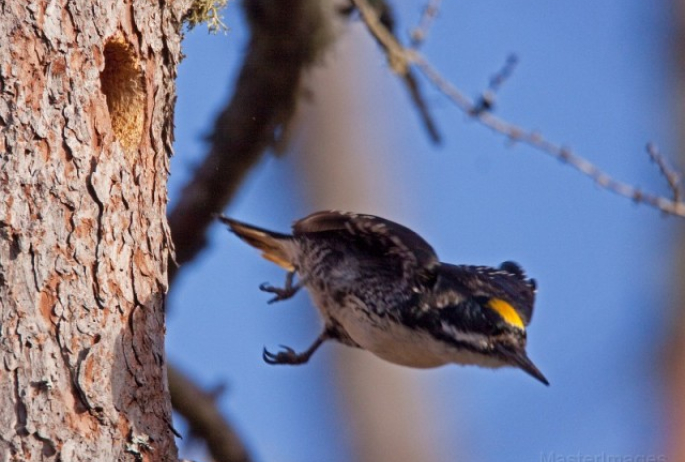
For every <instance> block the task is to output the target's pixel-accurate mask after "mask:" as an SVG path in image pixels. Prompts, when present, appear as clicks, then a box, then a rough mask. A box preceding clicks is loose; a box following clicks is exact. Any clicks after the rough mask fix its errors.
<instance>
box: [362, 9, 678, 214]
mask: <svg viewBox="0 0 685 462" xmlns="http://www.w3.org/2000/svg"><path fill="white" fill-rule="evenodd" d="M352 1H353V2H354V4H355V5H356V6H357V8H358V9H359V11H360V12H361V14H362V18H363V20H364V22H365V23H366V25H367V27H368V28H369V31H370V32H371V33H372V34H373V35H374V36H375V37H376V39H377V40H379V41H381V42H382V43H383V47H384V49H386V50H388V53H389V54H390V55H391V56H392V59H393V60H394V62H396V63H398V64H397V66H398V67H399V68H402V67H404V68H409V67H411V66H416V67H417V68H418V69H419V70H420V71H421V72H422V73H423V75H424V76H425V77H426V78H427V79H428V80H429V81H430V82H431V83H432V84H433V85H434V86H435V87H436V88H437V89H438V90H439V91H440V92H441V93H443V94H444V95H445V96H446V97H447V98H449V99H450V100H451V101H452V102H453V103H454V104H455V105H456V106H457V107H458V108H459V109H460V110H462V111H463V112H464V113H465V114H467V115H470V116H471V117H472V118H473V119H475V120H477V121H478V122H479V123H481V124H482V125H484V126H486V127H487V128H489V129H491V130H493V131H494V132H496V133H499V134H501V135H504V136H506V137H507V138H508V139H509V140H511V141H514V142H520V143H523V144H526V145H528V146H530V147H532V148H534V149H536V150H538V151H540V152H543V153H545V154H548V155H550V156H552V157H554V158H556V159H558V160H560V161H562V162H563V163H565V164H568V165H569V166H571V167H573V168H575V169H576V170H578V171H579V172H581V173H582V174H583V175H585V176H587V177H589V178H591V179H592V180H593V181H594V182H595V184H597V185H598V186H599V187H601V188H603V189H606V190H608V191H611V192H614V193H616V194H618V195H620V196H623V197H627V198H629V199H631V200H633V201H634V202H636V203H641V204H647V205H649V206H651V207H654V208H656V209H658V210H661V211H662V212H664V213H666V214H669V215H674V216H679V217H685V202H683V201H681V200H673V199H669V198H666V197H664V196H660V195H657V194H653V193H648V192H644V191H642V190H641V189H640V188H638V187H636V186H633V185H631V184H628V183H625V182H622V181H619V180H616V179H614V178H613V177H611V176H610V175H608V174H607V173H605V172H604V171H603V170H601V169H600V168H599V167H597V166H595V165H594V164H593V163H592V162H590V161H588V160H587V159H585V158H583V157H581V156H579V155H578V154H576V153H575V152H573V151H572V150H571V149H569V148H566V147H564V146H561V145H559V144H555V143H553V142H551V141H548V140H547V139H546V138H545V137H543V136H542V135H541V134H540V133H538V132H535V131H532V130H527V129H525V128H523V127H520V126H518V125H515V124H513V123H510V122H508V121H506V120H504V119H501V118H499V117H495V116H494V115H493V114H492V113H489V112H482V113H480V114H477V115H471V114H472V112H473V111H474V109H475V107H476V104H475V103H474V102H473V101H472V100H471V98H469V97H468V96H466V95H465V94H464V93H463V92H462V91H460V90H459V89H458V88H457V87H455V86H454V85H453V84H452V83H451V82H449V81H448V80H447V79H445V78H444V77H443V76H442V74H440V72H438V71H437V70H436V69H435V67H433V65H432V64H430V62H429V61H428V60H427V59H426V58H425V57H423V56H422V55H421V54H420V53H419V52H418V51H417V50H415V49H408V48H405V47H403V46H402V45H401V44H400V43H399V42H398V41H397V40H395V38H394V37H392V35H390V34H388V33H387V31H386V30H383V25H382V24H380V23H379V22H378V20H377V18H376V17H374V16H375V12H374V10H373V8H371V7H370V6H369V4H368V2H367V0H352ZM679 199H680V197H679Z"/></svg>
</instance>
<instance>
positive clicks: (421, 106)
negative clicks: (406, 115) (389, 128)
mask: <svg viewBox="0 0 685 462" xmlns="http://www.w3.org/2000/svg"><path fill="white" fill-rule="evenodd" d="M371 8H373V9H374V12H375V17H376V19H377V20H378V22H379V24H380V26H381V27H382V28H383V29H384V30H385V31H387V33H388V35H390V37H392V39H393V40H394V41H395V42H396V43H399V39H398V38H397V34H396V32H395V15H394V13H393V10H392V8H391V6H390V4H389V3H388V2H387V1H385V0H375V1H374V2H373V6H372V7H371ZM376 40H377V42H378V44H379V45H380V46H381V47H382V48H384V49H385V42H383V41H382V40H380V39H378V37H376ZM385 51H386V53H387V52H388V50H387V49H385ZM388 60H389V62H390V66H391V67H392V68H393V70H394V71H395V72H396V73H397V74H398V75H399V76H400V78H401V79H402V83H403V84H404V86H405V88H406V89H407V92H408V93H409V97H410V98H411V101H412V104H413V105H414V106H415V107H416V110H417V111H418V113H419V117H420V118H421V122H422V123H423V127H424V128H425V129H426V132H428V136H429V138H430V139H431V141H432V142H433V143H436V144H437V143H440V142H441V136H440V132H439V131H438V127H437V125H436V124H435V121H433V116H432V115H431V113H430V111H429V110H428V105H427V104H426V101H425V98H424V96H423V94H422V93H421V87H420V86H419V82H418V80H417V79H416V75H414V72H413V71H412V70H411V69H410V68H409V67H408V66H402V65H401V62H397V61H394V60H393V59H392V56H391V55H390V54H389V53H388ZM398 64H400V65H398Z"/></svg>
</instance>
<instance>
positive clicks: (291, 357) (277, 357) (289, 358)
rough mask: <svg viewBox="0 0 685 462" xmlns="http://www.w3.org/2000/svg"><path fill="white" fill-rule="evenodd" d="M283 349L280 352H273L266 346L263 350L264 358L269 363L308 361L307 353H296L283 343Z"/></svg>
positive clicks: (300, 362)
mask: <svg viewBox="0 0 685 462" xmlns="http://www.w3.org/2000/svg"><path fill="white" fill-rule="evenodd" d="M281 348H282V350H281V351H279V352H278V353H271V352H270V351H269V350H267V349H266V348H264V351H263V352H262V358H263V359H264V362H265V363H267V364H272V365H273V364H302V363H304V362H306V361H307V359H308V358H307V357H306V355H300V354H297V353H295V350H293V349H292V348H290V347H287V346H284V345H281Z"/></svg>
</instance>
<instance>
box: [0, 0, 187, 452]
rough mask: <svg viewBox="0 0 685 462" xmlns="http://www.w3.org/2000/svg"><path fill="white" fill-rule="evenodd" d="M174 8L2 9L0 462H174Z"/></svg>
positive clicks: (39, 5) (4, 4) (85, 1)
mask: <svg viewBox="0 0 685 462" xmlns="http://www.w3.org/2000/svg"><path fill="white" fill-rule="evenodd" d="M178 3H179V5H174V4H173V2H136V3H135V4H131V3H129V2H115V1H107V0H96V1H92V0H70V1H66V0H50V1H48V0H35V1H26V0H3V1H1V2H0V323H1V324H0V355H1V356H2V358H1V362H0V460H3V461H6V460H22V461H23V460H26V461H33V460H62V461H80V460H83V461H93V460H103V461H104V460H107V461H114V460H175V459H176V448H175V445H174V441H173V433H172V431H173V430H172V428H171V405H170V401H169V398H168V391H167V383H166V373H165V362H166V359H165V354H164V329H165V327H164V294H165V291H166V280H167V274H166V268H167V258H168V253H169V248H170V246H171V244H170V240H169V233H168V229H167V225H166V220H165V212H166V202H167V197H166V181H167V173H168V157H169V154H170V152H171V141H172V116H173V103H174V77H175V74H176V65H177V63H178V59H179V55H180V49H179V46H180V24H181V21H180V18H181V14H182V11H181V6H180V2H178Z"/></svg>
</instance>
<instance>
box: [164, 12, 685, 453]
mask: <svg viewBox="0 0 685 462" xmlns="http://www.w3.org/2000/svg"><path fill="white" fill-rule="evenodd" d="M398 3H399V2H398ZM401 3H402V4H401V6H400V8H399V9H398V10H397V16H398V19H399V29H398V30H399V31H400V32H401V33H405V35H404V36H405V37H406V31H408V29H409V28H410V27H412V26H413V25H414V24H415V22H416V21H417V20H418V18H419V15H420V12H421V8H422V5H423V4H422V3H421V2H413V1H412V2H401ZM667 7H668V4H667V3H665V2H642V1H637V0H632V1H628V0H624V1H618V0H595V1H589V0H576V1H573V2H570V1H569V2H546V1H542V0H521V1H516V2H506V3H502V2H496V1H494V0H483V1H479V2H465V1H459V2H444V4H443V7H442V10H441V14H440V17H439V18H438V19H437V22H436V24H435V25H434V27H433V28H432V29H431V31H430V35H429V37H428V40H427V42H426V44H425V45H424V46H423V48H422V51H423V53H424V54H425V55H426V56H427V57H428V58H429V59H430V60H431V61H432V62H433V63H434V64H435V65H436V66H437V67H438V69H440V71H441V72H442V73H443V75H444V76H445V77H447V78H448V79H449V80H450V81H452V82H453V83H454V84H456V85H457V86H458V87H459V88H461V89H462V90H464V91H465V92H466V93H467V94H471V95H474V96H475V95H477V94H478V93H479V92H480V91H482V89H483V88H485V86H486V85H487V82H488V80H489V78H490V76H491V75H492V74H493V72H495V71H496V70H497V69H499V68H500V67H501V65H502V63H503V62H504V60H505V59H506V57H507V55H508V54H509V53H512V52H513V53H516V54H517V55H518V57H519V60H520V62H519V66H518V67H517V69H516V72H515V74H514V76H513V78H512V79H511V80H510V81H508V82H507V83H506V84H505V86H504V88H503V89H502V90H501V92H500V95H499V98H498V105H497V107H496V113H497V114H498V115H500V116H502V117H504V118H506V119H508V120H511V121H513V122H515V123H517V124H520V125H522V126H524V127H528V128H531V129H536V130H539V131H540V132H542V133H543V134H544V135H545V136H547V137H548V138H550V139H551V140H553V141H556V142H560V143H564V144H568V145H569V146H572V147H573V148H574V149H575V150H576V151H577V152H578V153H580V154H582V155H584V156H586V157H587V158H588V159H589V160H591V161H592V162H594V163H596V164H597V165H599V166H600V167H602V168H604V169H605V170H606V171H607V172H608V173H610V174H612V175H614V176H616V177H617V178H619V179H622V180H625V181H627V182H630V183H637V184H640V185H641V186H644V187H646V188H648V189H654V190H656V191H660V192H663V193H667V191H666V189H665V187H664V184H663V181H662V179H661V178H660V177H659V174H658V171H657V170H656V168H655V166H654V165H652V164H650V162H649V160H648V158H647V156H646V154H645V153H644V145H645V144H646V142H647V141H655V142H657V143H658V144H659V145H660V147H661V148H662V151H663V152H665V153H667V154H668V155H670V156H671V157H675V156H674V153H675V147H674V133H673V130H672V128H671V127H672V125H673V122H672V116H673V112H674V106H673V105H672V103H671V102H670V101H671V100H670V99H669V98H668V96H667V95H669V94H670V93H671V92H670V91H669V89H668V87H667V85H668V83H669V74H668V72H669V65H668V62H667V60H668V57H669V55H668V52H667V49H666V46H667V44H668V39H669V36H668V33H669V30H668V28H669V27H670V26H669V21H668V14H669V11H668V10H667ZM225 22H226V23H227V24H228V25H229V26H230V27H231V31H230V32H229V33H228V34H227V35H217V36H210V35H207V34H206V32H205V30H203V29H202V28H201V27H200V28H197V29H196V30H194V31H193V32H192V33H190V34H188V36H187V37H186V39H185V42H184V53H185V54H186V56H187V57H186V59H185V60H184V61H183V63H182V64H181V68H180V74H179V80H178V95H179V98H178V105H177V111H176V144H175V150H176V155H175V157H174V159H173V161H172V176H171V179H170V183H169V187H170V198H171V202H172V204H173V202H174V200H175V198H176V197H177V195H178V193H179V191H180V188H181V187H182V185H183V184H184V182H185V181H186V180H187V178H188V175H189V174H190V172H191V171H192V168H193V166H194V165H196V164H197V163H198V162H200V160H201V158H202V155H203V154H204V152H205V149H206V148H205V143H204V141H203V135H205V134H206V133H207V130H208V127H211V124H212V123H213V117H214V116H215V114H216V111H217V110H219V108H221V107H222V106H223V105H224V104H225V100H226V98H227V97H228V95H229V94H230V91H231V88H230V87H229V86H227V85H228V84H229V83H230V82H232V79H233V77H234V76H235V75H236V72H237V69H238V66H239V63H240V57H241V53H242V50H244V49H245V38H246V35H245V34H246V32H245V30H244V28H243V24H242V17H240V16H239V15H238V7H237V5H235V4H233V3H231V4H230V6H229V9H228V10H227V11H226V14H225ZM361 31H362V28H361V26H359V25H356V26H353V31H352V32H348V33H345V34H343V35H342V36H341V37H340V44H339V47H341V48H342V49H343V50H344V49H346V47H347V48H348V49H349V47H358V48H353V51H352V53H355V59H357V60H358V62H360V63H361V64H363V65H364V68H363V69H358V70H357V71H356V72H357V73H356V77H355V79H354V83H355V85H359V84H360V83H361V86H359V87H357V88H355V91H353V92H352V94H357V95H358V97H357V98H358V101H356V102H355V103H354V105H353V106H351V107H352V109H350V110H355V111H357V112H358V114H356V115H355V117H356V118H355V120H357V123H358V126H355V127H347V129H348V130H350V133H351V134H353V133H364V134H365V135H366V136H372V137H374V138H377V139H376V140H375V143H376V144H375V146H378V147H380V148H377V149H376V150H375V151H381V152H375V151H374V150H371V151H370V152H368V153H366V155H368V156H369V158H370V162H372V163H373V165H376V166H379V167H378V168H383V175H384V177H385V178H386V179H388V180H389V182H390V183H391V184H392V185H393V186H392V190H386V191H378V194H379V196H382V197H383V198H384V199H383V201H382V203H383V204H384V205H383V207H380V206H379V208H381V210H365V212H370V213H377V214H381V215H385V216H387V217H388V218H391V219H396V220H397V221H400V222H402V223H403V224H405V225H407V226H409V227H411V228H412V229H414V230H416V231H417V232H419V233H421V234H422V235H423V236H424V237H425V238H426V239H427V240H428V241H429V242H430V243H431V244H432V245H433V246H434V247H435V248H436V250H437V251H438V253H439V255H440V257H441V259H443V260H444V261H449V262H453V263H473V264H489V265H496V264H499V263H500V262H501V261H504V260H508V259H512V260H516V261H519V262H520V263H521V264H522V265H523V266H524V267H525V268H526V270H527V271H528V273H529V274H530V275H532V276H533V277H535V278H536V279H537V280H538V283H539V292H538V300H537V304H536V313H535V318H534V321H533V323H532V324H531V326H530V329H529V353H530V356H531V358H533V360H534V361H535V362H536V364H537V365H538V366H539V367H540V369H541V370H542V371H543V372H544V373H545V375H546V376H547V377H548V378H549V380H550V382H551V386H550V387H549V388H545V387H543V386H541V385H540V384H538V383H536V382H535V381H533V380H532V379H530V378H529V377H528V376H526V375H525V374H523V373H521V372H520V371H514V370H500V371H497V372H494V373H493V372H492V371H487V370H480V369H477V368H462V367H458V366H450V367H445V368H440V369H437V370H431V371H413V370H409V369H402V371H401V372H400V373H402V374H407V375H408V376H411V377H412V379H415V380H418V381H419V382H420V383H421V384H422V387H423V390H424V395H423V396H421V402H422V403H424V404H425V405H426V406H429V407H430V408H431V409H433V410H434V412H433V414H435V418H436V419H437V425H436V428H439V431H438V433H437V435H436V436H435V439H436V441H437V447H438V448H439V451H438V452H439V455H440V459H439V460H441V461H449V460H453V459H454V458H455V457H457V456H463V455H466V456H467V457H468V459H467V460H473V461H484V462H491V461H492V462H495V461H498V462H499V461H520V460H541V457H542V454H550V453H554V454H558V455H567V456H570V455H576V454H579V453H581V454H586V455H590V456H596V455H600V454H618V455H623V456H629V455H633V456H634V455H660V454H662V453H663V445H664V440H663V438H664V437H663V435H664V424H663V412H664V402H663V398H662V395H661V393H662V388H661V387H662V385H661V383H660V376H659V373H660V371H659V369H658V367H657V365H658V355H659V354H660V348H661V347H662V346H663V343H662V342H663V337H662V336H663V335H664V333H665V326H666V324H667V322H668V318H667V313H668V308H669V306H668V303H669V302H671V301H672V298H673V294H674V291H673V290H672V289H671V288H670V286H669V284H670V283H672V282H673V280H672V279H671V276H670V270H671V268H673V266H674V263H673V261H672V260H671V254H672V253H671V251H670V245H671V236H672V228H673V227H674V226H677V225H679V222H678V221H677V220H674V219H665V218H664V217H662V216H661V215H660V214H659V213H657V212H656V211H654V210H651V209H649V208H647V207H645V206H636V205H634V204H632V203H631V202H629V201H628V200H625V199H622V198H620V197H618V196H615V195H613V194H611V193H608V192H606V191H602V190H600V189H598V188H597V187H595V186H594V185H593V184H592V182H591V181H590V180H589V179H587V178H584V177H582V176H581V175H579V174H578V173H576V172H575V171H573V170H571V169H569V168H568V167H565V166H563V165H562V164H560V163H559V162H558V161H555V160H553V159H550V158H547V157H545V156H544V155H543V154H540V153H537V152H534V151H532V150H530V149H529V148H526V147H524V146H510V145H509V144H508V143H507V142H506V140H504V139H502V138H501V137H500V136H497V135H494V134H492V133H491V132H489V131H488V130H487V129H484V128H482V127H480V126H479V125H478V124H477V123H475V122H473V121H470V120H468V119H467V118H466V117H465V116H464V115H463V114H462V113H460V112H459V111H458V110H457V109H456V108H454V107H453V106H452V105H451V104H450V103H449V102H448V101H447V100H446V99H445V98H444V97H442V96H441V95H440V94H439V93H437V92H435V91H434V90H432V89H430V88H429V86H428V85H427V84H425V83H424V85H423V87H424V88H425V89H426V95H427V99H428V101H429V104H430V106H431V109H432V112H433V114H434V115H435V117H436V120H437V123H438V125H439V127H440V129H441V131H442V133H443V136H444V141H443V144H442V145H441V146H438V147H435V146H433V145H431V144H430V143H429V142H428V141H427V138H426V136H425V133H424V132H423V131H422V128H421V126H420V124H419V122H418V118H417V116H416V114H415V111H414V110H413V108H412V106H411V105H410V103H409V100H408V98H407V97H406V95H405V93H404V91H403V88H402V87H401V85H400V84H399V83H398V82H397V79H396V78H395V77H394V76H393V75H392V74H391V73H390V71H389V69H388V68H387V64H386V61H385V59H384V57H383V56H382V54H380V53H379V52H378V51H377V49H376V46H375V44H374V43H373V42H372V41H371V40H367V39H359V38H354V37H360V36H361V35H360V32H361ZM355 34H356V35H355ZM346 43H347V45H346ZM348 52H350V51H348ZM336 53H344V51H339V50H338V51H335V50H334V51H333V52H332V53H331V55H330V57H329V58H328V59H329V60H331V61H334V60H335V59H336V56H339V55H336ZM200 83H201V84H200ZM365 117H366V118H365ZM302 129H303V130H306V127H304V128H302ZM351 136H352V135H351ZM321 155H322V156H326V152H322V153H321ZM297 156H298V152H297V151H296V150H293V151H292V152H289V153H288V154H287V155H286V156H285V157H282V158H274V157H272V156H270V155H267V156H266V157H265V158H264V161H263V162H262V163H261V164H260V165H259V166H258V167H257V168H256V169H255V170H254V171H253V172H252V174H251V175H250V177H249V179H248V181H247V182H246V184H245V185H244V187H243V189H242V190H241V192H240V194H239V195H238V198H237V199H236V201H235V202H234V203H233V204H232V205H231V206H230V207H229V209H228V210H227V213H228V214H230V215H231V216H234V217H236V218H240V219H244V220H245V221H251V222H254V223H255V224H258V225H260V226H264V227H270V228H273V229H276V230H282V231H285V230H287V228H288V226H289V224H290V223H291V222H292V221H293V220H294V219H296V218H300V217H301V216H304V215H305V214H307V213H309V212H312V211H314V210H312V209H311V205H310V204H311V203H312V201H311V200H310V199H308V198H307V196H306V192H305V190H304V189H303V188H302V187H301V186H300V185H299V183H298V178H297V172H298V157H297ZM276 191H277V192H278V193H277V194H276V193H275V192H276ZM394 197H396V198H397V199H396V200H394V199H393V198H394ZM332 205H335V206H338V207H339V206H340V205H342V206H343V208H344V198H343V204H332ZM188 266H189V267H188V268H186V270H185V271H184V272H183V273H182V275H181V277H180V278H179V280H178V281H177V285H176V286H175V287H174V290H173V292H172V293H171V296H170V306H171V314H170V316H169V320H168V352H169V358H170V360H172V361H174V362H176V363H177V364H179V365H180V366H181V367H182V368H183V369H185V370H186V371H187V372H189V373H191V374H192V375H194V376H195V377H197V379H198V380H199V381H200V382H201V383H202V384H205V385H207V386H211V385H212V384H216V383H218V382H225V383H226V384H227V385H228V391H227V392H226V394H225V395H224V397H223V398H222V400H221V406H222V408H223V409H225V410H226V412H227V414H228V415H229V417H230V420H231V421H232V422H234V423H235V424H236V425H237V427H238V428H239V430H240V431H241V433H242V435H243V436H244V438H245V440H246V441H247V443H248V445H249V447H250V448H251V449H252V451H253V453H254V454H255V456H256V457H257V459H258V460H264V461H268V460H279V461H286V462H287V461H321V460H326V461H331V462H342V461H346V460H351V457H352V452H351V450H350V448H349V443H350V439H349V435H348V432H349V429H348V427H346V425H348V424H347V423H345V422H343V421H342V420H341V418H340V417H339V416H338V413H337V412H336V407H337V406H339V405H340V402H339V399H338V398H337V397H336V395H335V393H331V392H330V390H331V389H332V388H334V386H335V384H336V379H335V371H332V370H331V367H330V361H328V362H327V358H328V359H330V357H331V356H330V355H331V354H332V353H331V350H334V349H336V348H344V347H342V346H326V347H325V349H323V350H322V351H320V352H319V353H317V355H316V356H315V357H314V358H313V359H312V361H311V363H310V364H308V365H306V366H303V367H299V368H273V367H270V366H268V365H266V364H264V363H263V362H262V360H261V350H262V347H263V346H265V345H266V346H268V347H270V348H274V347H276V346H277V345H278V344H280V343H284V344H287V345H292V346H293V347H296V346H304V345H307V344H308V343H309V342H310V341H311V340H312V339H313V338H314V337H315V336H316V334H317V333H318V329H319V327H318V326H319V324H318V321H317V318H316V314H315V311H314V309H313V308H312V306H311V304H310V302H309V300H308V298H307V297H305V296H303V295H300V296H299V297H298V298H297V299H296V300H293V301H292V302H288V304H287V305H286V304H282V305H281V306H278V305H277V306H267V305H266V300H267V298H268V297H267V296H266V295H265V294H263V293H261V292H260V291H259V290H258V289H257V286H258V285H259V284H260V283H261V282H264V281H269V282H272V283H279V282H280V281H281V280H282V279H281V278H282V277H283V274H282V271H281V270H279V269H278V268H277V267H275V266H273V265H270V264H269V263H268V262H265V261H263V260H261V259H260V258H259V256H258V253H257V252H254V251H253V250H252V249H250V248H247V246H245V245H244V244H243V243H241V242H239V241H238V240H237V239H235V237H233V236H231V235H229V234H228V233H227V232H226V231H225V230H224V229H221V228H220V227H219V226H216V227H215V228H214V229H213V230H212V233H211V247H210V249H209V250H208V251H206V252H205V253H204V254H203V255H202V257H201V258H200V259H198V260H197V261H196V262H194V263H192V264H190V265H188ZM378 361H380V360H378Z"/></svg>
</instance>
